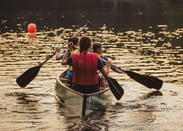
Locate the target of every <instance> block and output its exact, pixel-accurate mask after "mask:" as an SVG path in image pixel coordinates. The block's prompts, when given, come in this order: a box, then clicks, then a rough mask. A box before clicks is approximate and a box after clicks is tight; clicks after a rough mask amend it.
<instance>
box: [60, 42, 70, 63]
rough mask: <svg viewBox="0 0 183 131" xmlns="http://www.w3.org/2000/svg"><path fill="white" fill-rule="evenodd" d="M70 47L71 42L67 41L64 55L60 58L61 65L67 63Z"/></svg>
mask: <svg viewBox="0 0 183 131" xmlns="http://www.w3.org/2000/svg"><path fill="white" fill-rule="evenodd" d="M71 49H72V43H69V44H68V47H67V51H66V52H65V54H64V57H63V58H62V61H61V63H62V65H67V59H68V57H69V53H70V51H71Z"/></svg>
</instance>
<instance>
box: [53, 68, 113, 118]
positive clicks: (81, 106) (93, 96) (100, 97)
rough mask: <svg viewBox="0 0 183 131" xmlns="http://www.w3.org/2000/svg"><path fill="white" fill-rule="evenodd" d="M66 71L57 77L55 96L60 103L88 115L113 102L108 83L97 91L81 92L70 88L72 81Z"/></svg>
mask: <svg viewBox="0 0 183 131" xmlns="http://www.w3.org/2000/svg"><path fill="white" fill-rule="evenodd" d="M66 72H67V70H65V71H64V72H63V73H61V74H59V75H58V76H57V78H56V84H55V98H56V100H57V101H58V102H59V103H60V104H62V105H63V106H65V107H66V108H68V109H69V110H71V111H73V112H75V113H78V114H80V115H82V116H86V115H89V114H90V113H92V112H94V111H96V110H98V109H99V108H101V107H102V106H104V105H106V104H108V103H110V102H111V99H112V98H111V94H110V89H109V88H108V84H105V88H104V89H101V90H100V91H99V92H96V93H90V94H84V93H80V92H78V91H75V90H73V89H71V88H70V83H69V81H68V80H67V79H66V78H65V75H66Z"/></svg>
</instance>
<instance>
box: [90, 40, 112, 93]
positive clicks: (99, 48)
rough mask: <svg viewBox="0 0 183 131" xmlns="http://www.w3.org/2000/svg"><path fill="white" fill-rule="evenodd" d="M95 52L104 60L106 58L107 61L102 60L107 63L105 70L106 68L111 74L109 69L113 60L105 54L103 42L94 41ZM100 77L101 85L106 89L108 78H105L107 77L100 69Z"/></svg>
mask: <svg viewBox="0 0 183 131" xmlns="http://www.w3.org/2000/svg"><path fill="white" fill-rule="evenodd" d="M93 52H94V53H96V54H98V56H99V58H101V59H102V60H105V62H104V61H102V62H103V64H104V65H105V70H106V72H107V74H109V71H110V68H111V62H110V61H109V60H108V58H107V56H105V55H103V46H102V44H101V43H99V42H94V43H93ZM98 78H99V85H100V87H101V89H105V83H106V80H105V77H104V76H103V75H102V73H100V72H99V71H98Z"/></svg>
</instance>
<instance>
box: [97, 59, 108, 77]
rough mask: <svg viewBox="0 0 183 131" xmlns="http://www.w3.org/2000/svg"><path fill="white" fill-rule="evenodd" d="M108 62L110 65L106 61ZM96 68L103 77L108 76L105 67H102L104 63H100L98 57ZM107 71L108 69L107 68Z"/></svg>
mask: <svg viewBox="0 0 183 131" xmlns="http://www.w3.org/2000/svg"><path fill="white" fill-rule="evenodd" d="M108 64H109V65H110V62H108ZM98 69H99V70H100V72H101V73H102V75H103V76H104V77H108V73H109V72H107V71H106V70H105V68H104V65H103V63H102V61H101V60H100V59H98ZM108 71H109V70H108Z"/></svg>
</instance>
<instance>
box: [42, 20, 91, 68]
mask: <svg viewBox="0 0 183 131" xmlns="http://www.w3.org/2000/svg"><path fill="white" fill-rule="evenodd" d="M89 24H90V22H89V21H87V23H86V24H85V25H84V26H82V27H81V28H80V29H79V30H78V31H77V32H76V33H75V34H74V35H73V37H74V36H77V35H78V34H79V33H80V32H81V31H82V30H83V29H84V28H86V27H87V26H88V25H89ZM66 44H67V42H66V43H64V44H63V45H62V46H61V47H60V48H63V47H64V46H65V45H66ZM55 53H56V52H53V53H52V54H51V55H50V56H48V58H47V59H46V60H45V61H43V62H42V63H41V64H40V66H42V65H43V64H45V63H46V62H47V61H48V60H49V59H51V58H52V57H53V56H54V55H55Z"/></svg>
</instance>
